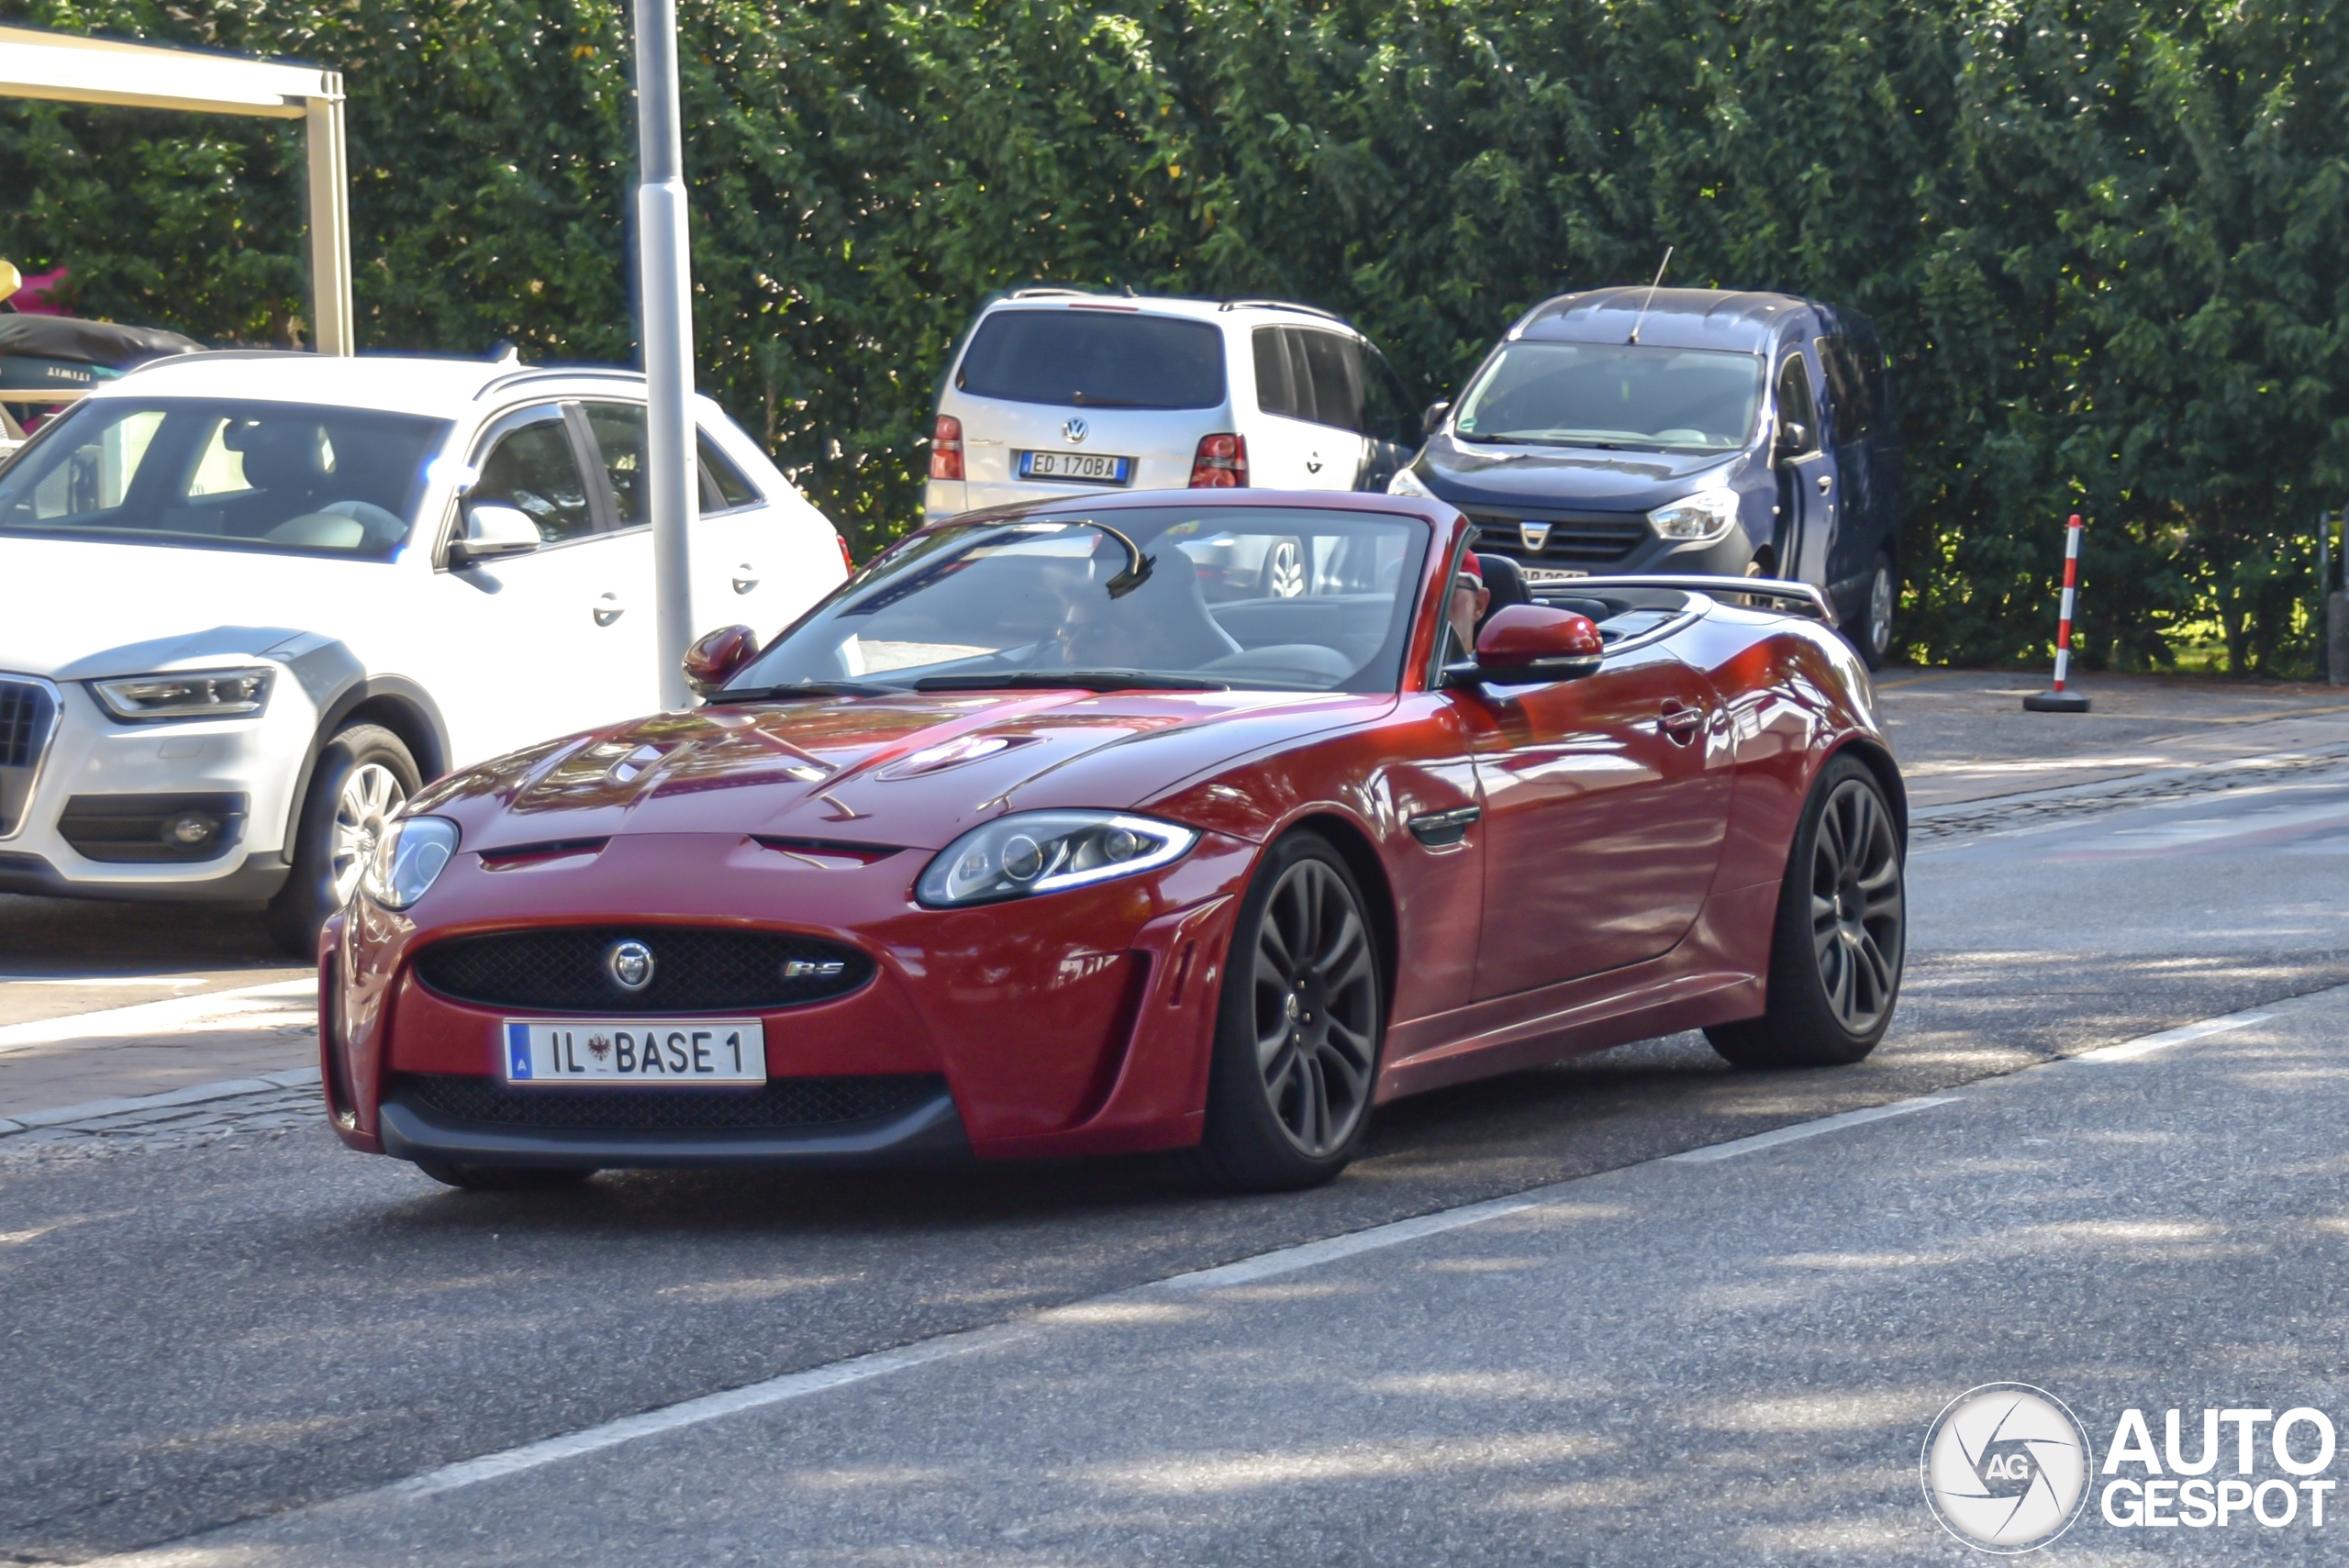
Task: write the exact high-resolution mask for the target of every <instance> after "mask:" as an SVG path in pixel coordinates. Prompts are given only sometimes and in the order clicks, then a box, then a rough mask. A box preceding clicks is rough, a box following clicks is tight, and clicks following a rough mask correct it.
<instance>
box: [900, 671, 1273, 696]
mask: <svg viewBox="0 0 2349 1568" xmlns="http://www.w3.org/2000/svg"><path fill="white" fill-rule="evenodd" d="M1071 688H1073V689H1074V690H1077V691H1087V692H1228V691H1230V689H1231V687H1230V685H1228V684H1225V683H1224V682H1221V681H1210V680H1206V679H1204V678H1202V677H1200V676H1197V675H1160V674H1153V673H1151V672H1149V671H1147V670H1003V671H998V672H997V673H994V674H979V673H972V674H967V675H924V676H923V677H922V678H921V679H920V680H918V681H916V682H915V683H914V690H916V691H918V692H995V691H1025V690H1041V691H1054V690H1063V689H1071Z"/></svg>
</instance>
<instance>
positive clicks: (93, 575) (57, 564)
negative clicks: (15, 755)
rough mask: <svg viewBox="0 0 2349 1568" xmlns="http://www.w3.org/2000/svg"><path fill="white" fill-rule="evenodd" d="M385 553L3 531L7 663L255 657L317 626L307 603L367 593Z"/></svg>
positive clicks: (95, 674) (61, 669)
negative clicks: (277, 550)
mask: <svg viewBox="0 0 2349 1568" xmlns="http://www.w3.org/2000/svg"><path fill="white" fill-rule="evenodd" d="M397 570H398V568H397V567H395V566H393V565H391V564H389V563H386V562H373V561H343V560H327V559H322V558H319V557H317V556H302V555H274V554H269V553H266V552H262V551H258V550H250V551H249V550H200V549H186V550H180V549H173V548H170V547H168V546H156V545H124V544H106V543H94V542H85V541H80V540H74V541H68V540H62V539H7V538H0V582H5V583H7V584H11V586H12V588H13V590H14V591H13V592H12V593H11V594H10V595H9V604H8V608H7V613H6V615H0V670H6V671H11V672H15V673H19V674H27V675H47V676H49V677H50V678H51V679H54V680H64V681H81V680H95V679H100V678H103V677H106V676H109V675H137V674H143V673H147V672H149V671H150V670H169V669H188V668H193V667H195V665H197V664H201V663H217V662H220V661H222V660H234V659H250V658H254V657H258V656H259V655H261V654H262V653H265V652H267V651H269V650H271V649H273V648H275V647H278V646H279V645H281V644H283V643H285V642H287V641H288V640H290V639H293V638H295V637H297V636H301V635H303V634H304V633H305V632H306V631H308V630H314V629H316V628H305V627H302V626H299V625H297V624H295V623H294V622H292V621H290V620H289V619H288V618H287V617H289V616H298V615H301V614H303V613H304V606H317V605H320V604H328V605H348V604H363V603H366V602H367V596H368V590H369V586H370V584H372V583H373V578H372V577H370V576H369V575H368V574H369V573H392V572H395V571H397Z"/></svg>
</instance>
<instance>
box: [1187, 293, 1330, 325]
mask: <svg viewBox="0 0 2349 1568" xmlns="http://www.w3.org/2000/svg"><path fill="white" fill-rule="evenodd" d="M1216 308H1217V309H1218V310H1294V311H1296V312H1297V314H1298V315H1300V316H1318V317H1320V318H1321V319H1322V320H1324V321H1334V322H1336V323H1337V324H1338V325H1339V326H1341V327H1347V326H1351V325H1353V324H1352V323H1351V322H1349V321H1348V320H1347V319H1346V318H1345V317H1342V316H1341V315H1339V314H1338V313H1337V312H1336V311H1334V310H1324V309H1322V308H1321V307H1320V306H1318V305H1299V304H1297V301H1295V300H1293V299H1227V300H1225V301H1224V302H1223V303H1222V304H1221V305H1219V306H1216Z"/></svg>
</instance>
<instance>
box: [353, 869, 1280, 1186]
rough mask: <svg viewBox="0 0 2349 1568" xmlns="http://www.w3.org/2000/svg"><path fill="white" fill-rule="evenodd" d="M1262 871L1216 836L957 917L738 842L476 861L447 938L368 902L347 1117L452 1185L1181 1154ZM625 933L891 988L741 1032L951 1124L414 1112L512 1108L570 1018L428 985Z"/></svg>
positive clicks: (360, 915)
mask: <svg viewBox="0 0 2349 1568" xmlns="http://www.w3.org/2000/svg"><path fill="white" fill-rule="evenodd" d="M1255 848H1256V847H1255V846H1254V845H1252V844H1249V843H1247V842H1245V841H1244V840H1236V839H1226V838H1222V837H1220V836H1219V835H1215V834H1208V835H1205V836H1203V838H1202V840H1201V841H1200V843H1199V844H1198V845H1197V847H1195V848H1194V850H1193V851H1192V852H1191V854H1190V855H1188V856H1186V858H1185V859H1184V860H1182V861H1179V862H1175V864H1174V865H1171V866H1168V867H1166V868H1163V870H1161V871H1159V872H1157V873H1145V874H1143V875H1139V876H1135V877H1130V878H1126V879H1121V880H1118V881H1113V882H1107V883H1102V884H1097V885H1095V886H1093V887H1089V888H1078V889H1072V890H1070V891H1068V892H1066V893H1062V894H1054V895H1049V896H1047V897H1042V898H1034V899H1026V900H1017V901H1014V902H1011V903H1007V904H998V905H993V906H985V907H981V908H968V909H955V910H929V909H923V908H920V907H918V906H916V905H915V904H914V903H913V900H912V886H913V882H914V879H915V877H916V876H917V875H918V873H920V871H921V868H922V867H923V865H924V864H926V863H927V862H928V860H929V852H928V851H921V850H908V851H901V852H899V853H896V854H894V855H891V856H889V857H888V858H886V859H884V860H880V861H877V862H874V863H872V864H870V865H865V866H862V867H858V868H854V869H838V868H833V869H825V868H823V867H819V866H818V865H816V864H815V863H813V862H809V861H807V860H805V859H799V858H795V857H793V856H791V855H788V854H785V853H779V852H777V851H774V850H770V849H767V848H764V847H763V846H762V845H760V844H759V843H758V842H757V841H756V840H746V839H743V838H741V837H740V836H738V835H733V834H720V833H709V834H644V835H638V836H623V837H620V838H617V839H614V840H611V841H610V842H609V844H608V846H607V848H605V849H604V850H603V851H601V852H599V853H596V854H595V855H593V856H583V857H578V859H577V862H575V863H572V864H570V865H568V866H559V867H555V868H553V869H541V870H529V871H511V870H491V869H487V868H485V867H484V865H483V864H482V862H480V860H479V858H478V857H477V856H474V855H472V854H470V853H465V852H462V851H461V852H460V854H459V856H458V859H457V861H456V862H453V863H452V864H451V866H450V868H449V870H448V871H447V872H445V873H443V874H442V878H441V881H440V883H439V884H436V885H435V886H434V887H433V889H432V891H431V893H429V895H426V897H425V899H424V900H423V901H422V903H421V904H420V905H419V906H418V907H417V910H416V911H415V912H414V913H416V914H417V915H421V916H425V917H428V918H429V921H430V924H429V926H427V925H420V924H418V923H417V922H415V921H411V920H410V919H409V918H407V917H403V916H400V915H395V914H392V913H390V912H388V911H385V910H383V909H380V908H377V907H375V906H373V905H372V904H370V903H369V902H368V901H366V900H364V899H362V900H359V901H358V902H357V903H355V904H354V905H353V906H352V907H351V911H350V912H349V913H348V914H347V915H346V916H343V917H338V918H337V920H335V921H334V922H332V923H331V924H330V925H329V927H328V932H327V936H326V939H325V941H324V944H323V947H322V951H321V955H320V956H321V960H322V973H321V975H320V996H321V999H322V1009H321V1012H322V1016H321V1019H320V1025H321V1027H320V1029H319V1040H320V1048H321V1051H322V1053H323V1060H322V1063H321V1065H322V1070H323V1071H322V1076H323V1077H324V1079H325V1082H326V1084H327V1092H328V1108H329V1111H330V1113H331V1115H332V1118H333V1121H334V1125H335V1129H336V1131H337V1132H338V1134H339V1135H340V1137H341V1138H342V1139H343V1140H344V1141H345V1142H346V1143H348V1144H350V1145H351V1147H353V1148H356V1149H361V1150H365V1151H372V1152H381V1153H389V1154H405V1156H406V1157H407V1158H411V1159H414V1158H419V1157H420V1158H425V1159H438V1160H445V1161H449V1162H456V1163H498V1162H503V1163H509V1164H538V1165H546V1166H563V1165H570V1166H583V1165H606V1164H614V1165H700V1164H708V1165H739V1164H807V1163H817V1164H823V1163H839V1162H863V1161H879V1160H898V1159H931V1158H938V1157H941V1155H942V1154H945V1153H948V1152H953V1151H963V1150H965V1149H966V1150H967V1151H969V1152H970V1153H972V1154H974V1155H976V1156H978V1157H980V1158H983V1159H985V1158H1019V1157H1030V1156H1057V1155H1067V1154H1088V1153H1109V1152H1130V1151H1142V1150H1148V1149H1163V1148H1173V1147H1179V1146H1181V1145H1184V1144H1186V1143H1190V1142H1195V1141H1197V1138H1198V1135H1199V1129H1200V1126H1201V1125H1202V1121H1203V1118H1204V1110H1205V1104H1206V1086H1207V1062H1208V1051H1209V1050H1210V1049H1211V1044H1212V1040H1213V1030H1214V1021H1215V1013H1216V1005H1217V999H1218V997H1219V995H1220V982H1219V974H1220V966H1221V960H1222V948H1223V944H1224V943H1225V942H1226V941H1227V940H1229V928H1230V919H1231V916H1232V913H1233V911H1234V909H1235V907H1236V899H1235V898H1234V897H1233V896H1232V895H1233V893H1234V892H1235V890H1236V889H1237V887H1238V886H1239V885H1241V883H1242V882H1243V881H1244V879H1245V876H1246V874H1247V872H1248V869H1249V867H1250V865H1251V864H1252V862H1253V857H1254V854H1255ZM613 911H621V912H623V913H621V914H618V915H617V916H616V915H615V914H614V913H612V912H613ZM616 919H617V920H620V921H626V922H629V924H630V925H631V928H632V929H641V931H642V932H643V934H644V936H645V938H646V940H649V941H651V942H653V943H654V944H655V945H656V946H657V945H658V944H659V942H660V940H661V937H660V933H661V932H662V930H663V929H674V928H692V929H712V928H718V927H725V928H731V929H738V930H739V929H745V928H749V929H758V930H766V931H776V932H785V933H790V934H796V935H799V936H803V937H808V938H815V939H819V940H825V941H829V942H833V943H839V944H843V945H848V946H852V947H855V948H857V949H859V950H861V951H863V953H864V954H865V955H866V956H867V957H868V958H869V959H870V960H871V961H872V962H873V966H874V974H873V976H872V978H871V979H870V980H868V981H866V982H865V983H863V984H861V985H860V986H858V987H857V988H856V989H854V990H852V991H850V992H847V993H845V994H843V995H836V996H831V997H827V998H824V999H820V1000H814V1001H807V1002H800V1003H797V1004H795V1005H789V1006H774V1007H772V1008H770V1007H762V1006H748V1007H741V1008H738V1009H733V1010H734V1011H736V1012H738V1013H740V1015H741V1016H746V1017H753V1016H754V1017H757V1018H760V1020H761V1021H762V1023H763V1027H764V1029H765V1033H766V1040H767V1062H766V1066H767V1073H768V1078H769V1081H770V1084H776V1083H792V1084H798V1083H806V1082H807V1081H811V1080H818V1079H835V1080H856V1079H859V1078H860V1077H863V1078H868V1079H869V1078H877V1077H881V1076H897V1077H905V1076H908V1075H916V1074H931V1075H934V1076H935V1077H936V1079H937V1080H938V1081H940V1082H941V1083H942V1084H943V1085H944V1089H945V1094H944V1095H943V1097H942V1099H941V1100H939V1101H937V1102H936V1103H934V1104H926V1105H912V1106H893V1107H892V1108H891V1109H890V1112H889V1114H888V1115H887V1116H885V1117H875V1118H868V1119H867V1120H865V1121H862V1122H858V1123H856V1124H854V1125H846V1124H843V1123H842V1122H841V1121H839V1120H833V1121H830V1122H828V1123H825V1124H823V1125H809V1126H792V1127H762V1128H760V1129H758V1130H756V1131H755V1132H751V1131H743V1130H740V1129H717V1128H700V1127H696V1128H690V1129H684V1130H682V1131H680V1130H676V1129H674V1128H673V1129H672V1130H670V1131H666V1132H662V1131H657V1130H655V1129H651V1128H649V1127H625V1126H624V1127H621V1128H619V1129H617V1130H616V1129H614V1128H613V1127H611V1126H609V1125H606V1126H600V1127H597V1128H595V1129H582V1128H555V1127H548V1126H517V1125H511V1124H510V1122H509V1123H501V1124H499V1125H494V1126H493V1125H485V1124H484V1123H482V1122H479V1121H473V1122H467V1121H464V1120H462V1119H460V1118H456V1117H452V1116H451V1115H448V1114H444V1113H443V1112H436V1111H435V1110H434V1109H433V1108H432V1107H431V1106H427V1105H425V1104H424V1103H422V1096H420V1095H417V1094H414V1093H409V1092H407V1091H408V1088H409V1087H410V1086H412V1085H414V1084H417V1082H418V1081H419V1080H420V1079H423V1078H426V1077H432V1076H438V1077H442V1078H449V1079H458V1080H463V1081H465V1082H468V1083H470V1084H476V1085H479V1086H481V1087H482V1088H483V1089H484V1090H485V1091H486V1090H490V1089H493V1088H497V1087H500V1086H502V1085H503V1080H502V1079H501V1078H500V1077H499V1072H500V1062H501V1051H500V1047H499V1040H500V1038H501V1033H502V1029H503V1024H504V1021H505V1020H506V1019H507V1018H520V1017H550V1016H556V1015H551V1014H549V1013H548V1012H546V1011H544V1010H542V1009H536V1008H529V1007H522V1006H495V1005H487V1004H482V1003H476V1002H470V1001H459V1000H455V999H453V998H451V997H450V996H448V995H442V994H440V993H439V992H436V991H434V990H432V989H431V988H429V986H427V985H426V984H424V983H423V981H422V980H421V978H420V977H419V976H418V974H417V966H416V963H415V962H414V960H415V957H416V955H417V954H418V953H420V952H421V951H422V950H423V949H424V948H425V947H426V946H427V945H429V943H432V942H435V941H439V940H443V939H447V938H453V937H458V936H465V935H475V934H485V933H491V932H495V931H499V930H516V929H532V928H543V927H548V926H560V925H581V926H591V925H592V926H597V927H607V926H610V925H612V924H613V923H614V922H615V920H616ZM582 1011H583V1012H584V1011H587V1009H582ZM519 1092H521V1093H525V1094H528V1093H530V1092H532V1091H531V1090H529V1089H520V1090H519ZM580 1092H584V1093H595V1092H596V1091H595V1090H584V1091H580ZM645 1092H646V1093H651V1094H656V1095H657V1094H661V1093H662V1091H660V1090H657V1089H655V1090H649V1091H645Z"/></svg>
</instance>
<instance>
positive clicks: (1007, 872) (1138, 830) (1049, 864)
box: [914, 811, 1199, 909]
mask: <svg viewBox="0 0 2349 1568" xmlns="http://www.w3.org/2000/svg"><path fill="white" fill-rule="evenodd" d="M1198 840H1199V836H1198V834H1197V833H1195V832H1193V831H1192V830H1191V829H1190V828H1178V827H1176V826H1175V824H1174V823H1172V822H1158V821H1154V820H1152V818H1150V817H1129V816H1126V815H1125V814H1124V813H1122V812H1117V811H1023V812H1019V813H1017V814H1015V815H1013V816H1010V817H997V818H996V820H995V821H993V822H990V823H988V824H987V825H986V826H985V827H984V828H973V829H971V831H969V832H967V833H965V834H963V836H962V837H961V838H959V839H957V840H954V841H953V842H952V843H951V844H949V845H947V846H946V848H945V849H943V850H941V851H939V854H938V858H937V859H936V860H933V861H931V862H930V865H929V867H928V869H926V870H925V871H923V873H921V880H920V881H919V882H917V883H915V884H914V896H915V897H917V898H918V899H920V900H921V902H922V903H924V904H926V905H928V906H930V907H931V908H933V909H948V908H952V907H954V906H958V905H963V904H993V903H996V902H998V901H999V900H1002V899H1006V898H1025V897H1027V896H1028V895H1030V894H1036V893H1058V892H1060V891H1061V890H1062V889H1063V888H1070V887H1085V886H1089V885H1091V884H1094V883H1097V882H1107V881H1108V880H1109V879H1110V878H1111V877H1118V876H1131V875H1133V874H1135V873H1137V872H1145V871H1152V870H1155V869H1156V868H1157V867H1159V866H1163V865H1165V864H1167V863H1169V862H1173V861H1177V860H1180V859H1182V858H1183V855H1184V854H1185V853H1186V851H1188V850H1189V849H1190V847H1191V846H1192V845H1193V844H1196V843H1197V842H1198Z"/></svg>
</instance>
